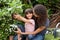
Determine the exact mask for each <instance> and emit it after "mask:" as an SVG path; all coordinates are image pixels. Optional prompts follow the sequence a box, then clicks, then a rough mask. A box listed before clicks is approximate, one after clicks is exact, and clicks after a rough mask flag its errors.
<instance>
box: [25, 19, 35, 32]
mask: <svg viewBox="0 0 60 40" xmlns="http://www.w3.org/2000/svg"><path fill="white" fill-rule="evenodd" d="M34 30H35V21H34V20H33V19H30V23H25V32H33V31H34Z"/></svg>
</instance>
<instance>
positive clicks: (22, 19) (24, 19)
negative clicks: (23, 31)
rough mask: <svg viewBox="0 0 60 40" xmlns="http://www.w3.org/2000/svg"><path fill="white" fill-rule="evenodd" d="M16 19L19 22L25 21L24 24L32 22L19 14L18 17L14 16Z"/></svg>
mask: <svg viewBox="0 0 60 40" xmlns="http://www.w3.org/2000/svg"><path fill="white" fill-rule="evenodd" d="M14 16H15V17H14V18H15V19H17V20H19V21H23V22H30V21H29V20H28V19H26V18H24V17H22V16H21V15H19V14H17V15H14Z"/></svg>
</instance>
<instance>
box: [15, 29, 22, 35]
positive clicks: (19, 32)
mask: <svg viewBox="0 0 60 40" xmlns="http://www.w3.org/2000/svg"><path fill="white" fill-rule="evenodd" d="M14 32H15V33H17V34H22V32H21V30H20V29H19V28H17V31H14Z"/></svg>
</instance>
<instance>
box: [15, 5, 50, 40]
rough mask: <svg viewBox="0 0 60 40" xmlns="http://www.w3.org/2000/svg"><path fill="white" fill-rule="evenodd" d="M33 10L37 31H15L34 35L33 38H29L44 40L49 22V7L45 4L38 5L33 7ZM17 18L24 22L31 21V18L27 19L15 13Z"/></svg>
mask: <svg viewBox="0 0 60 40" xmlns="http://www.w3.org/2000/svg"><path fill="white" fill-rule="evenodd" d="M33 12H34V15H35V23H36V26H35V31H34V32H21V31H20V30H18V31H15V32H16V33H18V34H19V33H20V34H24V35H26V34H32V35H34V37H33V38H32V39H30V38H29V40H44V37H45V32H46V27H47V26H48V24H49V20H48V16H47V9H46V7H45V6H43V5H40V4H38V5H36V6H34V8H33ZM14 16H15V17H14V18H15V19H17V20H21V21H24V22H29V20H27V19H25V18H24V17H22V16H20V15H14Z"/></svg>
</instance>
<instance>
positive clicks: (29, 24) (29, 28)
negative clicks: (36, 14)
mask: <svg viewBox="0 0 60 40" xmlns="http://www.w3.org/2000/svg"><path fill="white" fill-rule="evenodd" d="M14 16H15V15H14ZM18 17H20V18H21V19H18V20H21V21H23V22H25V32H33V31H34V30H35V21H34V20H33V10H32V9H26V10H25V18H22V17H21V16H20V15H18ZM16 18H17V17H15V19H16ZM22 19H24V20H22ZM25 20H27V21H25ZM18 30H19V29H18ZM19 35H20V34H18V40H20V36H19ZM32 37H33V35H27V38H30V39H31V38H32Z"/></svg>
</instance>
